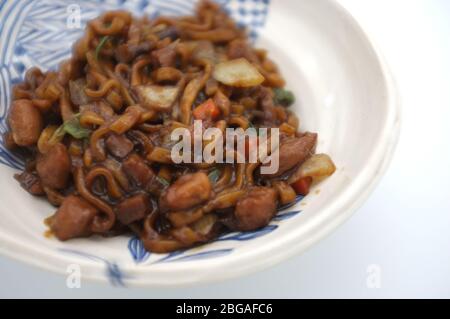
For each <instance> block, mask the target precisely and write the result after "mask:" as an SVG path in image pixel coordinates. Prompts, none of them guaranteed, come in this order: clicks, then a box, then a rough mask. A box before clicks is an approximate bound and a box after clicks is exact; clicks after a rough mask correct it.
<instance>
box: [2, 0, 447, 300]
mask: <svg viewBox="0 0 450 319" xmlns="http://www.w3.org/2000/svg"><path fill="white" fill-rule="evenodd" d="M272 1H282V0H272ZM311 1H315V0H311ZM340 2H341V3H342V4H343V5H344V6H345V7H347V8H348V10H349V11H350V12H351V13H352V14H353V15H354V16H355V17H356V18H357V19H358V20H359V22H360V23H361V24H362V25H363V27H364V28H365V29H366V30H368V31H369V32H370V33H371V34H372V36H373V37H374V38H375V39H376V41H377V42H378V44H379V45H380V46H381V48H382V51H383V52H384V54H385V56H386V58H387V60H388V62H389V64H390V66H391V68H392V70H393V72H394V74H395V76H396V78H397V82H398V85H399V88H400V90H401V95H402V100H403V128H402V134H401V138H400V142H399V145H398V148H397V152H396V155H395V157H394V160H393V162H392V164H391V166H390V168H389V170H388V172H387V174H386V175H385V177H384V178H383V180H382V181H381V183H380V184H379V186H378V188H377V189H376V191H375V192H374V193H373V194H372V195H371V196H370V198H369V200H368V201H367V202H366V203H365V204H364V205H363V207H361V208H360V209H359V210H358V212H357V213H356V214H355V215H354V216H353V217H352V218H351V219H350V220H349V221H348V222H346V223H345V224H344V225H343V226H341V227H340V228H339V229H338V230H337V231H335V232H334V233H333V234H331V235H330V236H328V237H327V238H326V239H324V240H323V241H321V242H320V243H319V244H317V245H316V246H314V247H312V248H311V249H309V250H308V251H307V252H306V253H304V254H303V255H301V256H298V257H295V258H293V259H291V260H289V261H287V262H284V263H282V264H280V265H278V266H276V267H274V268H272V269H269V270H266V271H263V272H260V273H257V274H254V275H251V276H248V277H245V278H240V279H237V280H232V281H229V282H225V283H220V284H214V285H208V286H200V287H192V288H183V289H124V288H113V287H110V286H107V285H100V284H92V283H87V282H82V286H81V288H80V289H68V288H67V287H66V279H65V278H64V277H63V276H59V275H55V274H51V273H47V272H46V271H42V270H40V269H35V268H32V267H30V266H28V265H25V264H22V263H19V262H16V261H11V260H9V259H6V258H3V257H0V297H3V298H6V297H8V298H9V297H39V298H44V297H53V298H54V297H57V298H95V297H99V298H205V297H217V298H226V297H233V298H330V297H331V298H348V297H353V298H366V297H369V298H392V297H405V298H411V297H425V298H428V297H434V298H440V297H446V298H449V297H450V1H447V0H340ZM370 265H376V267H378V269H379V270H380V271H381V272H380V284H381V286H380V287H379V288H369V287H368V285H367V279H368V272H367V271H368V267H369V266H370ZM369 286H370V285H369Z"/></svg>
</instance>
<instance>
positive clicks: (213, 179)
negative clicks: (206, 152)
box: [208, 168, 220, 184]
mask: <svg viewBox="0 0 450 319" xmlns="http://www.w3.org/2000/svg"><path fill="white" fill-rule="evenodd" d="M208 177H209V180H210V181H211V183H213V184H215V183H217V181H218V180H219V177H220V171H219V170H218V169H217V168H215V169H213V170H212V171H211V173H209V175H208Z"/></svg>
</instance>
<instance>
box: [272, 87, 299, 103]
mask: <svg viewBox="0 0 450 319" xmlns="http://www.w3.org/2000/svg"><path fill="white" fill-rule="evenodd" d="M273 91H274V93H275V97H274V99H273V100H274V102H275V104H278V105H283V106H286V107H288V106H291V105H292V104H294V102H295V96H294V93H292V92H291V91H288V90H285V89H280V88H277V89H274V90H273Z"/></svg>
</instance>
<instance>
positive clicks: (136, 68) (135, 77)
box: [131, 58, 152, 86]
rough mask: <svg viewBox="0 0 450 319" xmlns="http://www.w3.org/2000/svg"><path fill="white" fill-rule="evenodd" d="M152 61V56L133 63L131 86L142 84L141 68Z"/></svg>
mask: <svg viewBox="0 0 450 319" xmlns="http://www.w3.org/2000/svg"><path fill="white" fill-rule="evenodd" d="M150 63H152V60H151V59H150V58H146V59H142V60H139V61H138V62H136V63H135V64H133V66H132V67H131V86H137V85H141V84H143V83H142V75H141V70H142V69H143V68H144V67H146V66H147V65H149V64H150Z"/></svg>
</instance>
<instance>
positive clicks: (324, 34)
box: [0, 0, 400, 286]
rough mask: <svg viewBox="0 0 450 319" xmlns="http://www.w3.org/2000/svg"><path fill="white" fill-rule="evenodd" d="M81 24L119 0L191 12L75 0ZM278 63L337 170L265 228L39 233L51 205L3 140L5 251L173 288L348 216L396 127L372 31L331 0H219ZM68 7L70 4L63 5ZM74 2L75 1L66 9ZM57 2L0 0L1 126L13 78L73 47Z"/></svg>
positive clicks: (120, 281) (237, 270) (175, 4)
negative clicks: (20, 175)
mask: <svg viewBox="0 0 450 319" xmlns="http://www.w3.org/2000/svg"><path fill="white" fill-rule="evenodd" d="M76 2H77V3H78V4H79V8H80V9H81V12H82V17H83V21H82V22H83V23H84V22H85V21H86V20H88V19H92V18H94V17H95V16H97V15H98V14H99V13H100V12H101V11H103V10H106V9H111V8H117V7H121V8H123V7H125V8H126V9H128V10H131V11H133V12H135V13H138V14H139V13H140V14H142V13H143V12H144V13H145V14H150V15H154V14H161V13H162V14H186V13H189V11H190V10H192V5H193V2H195V1H184V0H183V1H182V0H164V1H151V2H150V4H148V3H149V1H138V0H136V1H132V0H129V1H120V0H107V1H103V2H101V3H100V2H99V3H97V2H96V1H76ZM220 2H221V3H222V4H224V5H225V6H226V8H227V9H229V10H230V12H231V13H232V15H233V16H234V17H235V18H236V19H237V20H238V21H239V22H240V23H242V24H245V25H247V26H249V27H250V29H251V30H252V35H253V36H255V37H256V35H257V34H259V38H258V40H257V42H256V44H257V46H259V47H263V48H266V49H268V51H269V52H270V55H271V57H272V58H273V59H274V60H275V61H276V62H277V63H278V64H279V66H280V67H281V69H282V72H283V74H284V75H285V77H286V79H287V83H288V87H289V88H290V89H292V90H293V91H294V92H295V94H296V96H297V97H298V102H297V104H296V105H295V106H294V108H295V110H296V112H297V113H298V115H299V116H300V118H301V122H302V129H303V130H311V131H315V132H318V133H319V137H320V138H319V145H318V151H319V152H326V153H328V154H330V155H331V157H332V158H333V159H334V160H335V162H336V164H337V166H338V170H337V172H336V174H335V175H333V176H332V177H331V178H329V179H328V180H326V181H325V182H323V183H322V184H320V185H319V186H318V187H316V189H313V190H312V192H311V194H310V195H309V196H308V197H306V198H305V199H303V201H302V202H301V203H297V204H296V205H294V206H293V207H290V208H288V209H286V210H284V211H283V212H281V213H280V215H279V216H278V217H277V218H276V219H275V220H274V221H272V223H271V224H270V225H269V226H268V227H266V228H264V229H263V230H260V231H257V232H253V233H240V234H237V233H234V234H228V235H225V236H223V237H221V238H220V240H218V241H216V242H214V243H211V244H208V245H205V246H202V247H199V248H195V249H190V250H187V251H183V252H178V253H174V254H169V255H156V254H149V253H146V252H145V250H143V248H142V245H141V243H140V241H139V240H137V239H136V238H128V237H125V236H122V237H117V238H110V239H105V238H100V237H93V238H90V239H79V240H73V241H69V242H66V243H61V242H58V241H57V240H55V239H48V238H46V237H44V236H43V234H44V232H45V230H46V228H45V226H44V224H43V219H44V218H45V217H47V216H49V215H50V214H51V213H52V212H53V211H54V208H52V207H50V205H49V204H47V203H46V202H45V201H43V200H39V199H36V198H33V197H31V196H30V195H28V194H27V193H26V192H25V191H23V190H22V189H21V188H20V187H19V185H18V184H17V183H16V181H15V180H14V179H13V174H14V173H15V172H16V170H15V169H14V168H13V167H19V166H20V165H21V164H20V162H18V161H17V160H16V159H15V158H14V156H13V155H11V154H9V153H8V152H6V151H5V150H4V147H3V146H2V147H1V149H0V162H1V163H3V164H5V165H0V176H1V178H0V187H1V190H2V192H1V194H0V200H1V206H0V220H1V221H2V222H1V223H0V252H1V253H2V254H4V255H7V256H10V257H13V258H16V259H19V260H22V261H25V262H27V263H30V264H32V265H36V266H39V267H42V268H45V269H48V270H51V271H55V272H58V273H65V272H66V269H67V267H68V266H69V265H70V264H79V265H80V266H81V270H82V275H83V278H85V279H94V280H100V281H105V282H106V281H109V282H111V283H112V284H116V285H131V286H135V285H136V286H179V285H187V284H197V283H206V282H212V281H221V280H226V279H228V278H232V277H237V276H242V275H245V274H248V273H251V272H255V271H258V270H261V269H263V268H266V267H269V266H272V265H274V264H276V263H278V262H280V261H282V260H284V259H286V258H289V257H291V256H293V255H295V254H298V253H300V252H302V251H304V250H305V249H306V248H308V247H309V246H311V245H312V244H314V243H315V242H317V241H318V240H320V239H321V238H323V237H324V236H325V235H326V234H328V233H329V232H331V231H332V230H333V229H335V228H336V227H337V226H338V225H339V224H341V223H342V222H343V221H344V220H346V219H347V218H348V217H349V216H350V215H351V214H352V213H353V212H354V211H355V209H356V208H357V207H358V206H359V205H361V204H362V202H363V201H364V200H365V199H366V198H367V196H368V195H369V193H370V192H371V191H372V189H373V188H374V186H375V185H376V183H377V181H378V180H379V179H380V177H381V175H382V174H383V173H384V171H385V169H386V166H387V164H388V163H389V160H390V158H391V156H392V153H393V150H394V147H395V145H396V141H397V137H398V134H399V125H400V119H399V104H398V100H397V95H396V91H395V87H394V83H393V80H392V78H391V75H390V73H389V70H388V69H387V67H386V64H385V62H384V61H383V58H382V57H381V55H380V52H379V51H378V49H377V48H376V46H375V45H374V44H373V42H372V41H371V39H370V37H368V36H367V34H365V33H364V32H363V31H362V30H361V28H360V27H359V25H358V24H357V23H356V22H355V20H354V19H353V18H352V17H351V16H350V15H349V14H348V13H347V12H346V11H345V10H344V9H343V8H341V7H340V6H339V5H338V4H337V3H336V2H334V1H331V0H316V1H310V0H283V1H281V0H273V1H271V2H269V1H268V0H261V1H254V0H221V1H220ZM69 10H72V11H70V12H71V13H73V12H76V10H77V7H75V8H74V7H71V8H69ZM73 10H75V11H73ZM67 18H68V15H67V3H66V2H64V1H62V0H41V1H29V0H20V1H17V0H16V1H6V0H0V21H2V22H4V23H3V24H0V40H1V41H0V71H1V72H0V111H1V112H0V115H1V118H0V120H1V121H0V129H1V131H2V132H4V131H5V129H6V112H7V106H8V105H9V103H10V98H11V96H10V93H9V92H10V86H11V84H12V83H16V82H18V81H19V80H20V79H21V77H22V76H23V73H24V71H25V69H26V68H29V67H31V66H33V65H38V66H40V67H42V68H44V69H47V68H53V67H55V66H56V65H57V63H58V62H60V61H61V60H62V59H64V58H67V57H68V56H69V54H70V44H71V43H72V42H73V41H74V40H75V39H76V38H77V37H79V36H80V33H81V32H82V31H81V30H78V29H68V28H67V26H66V20H67Z"/></svg>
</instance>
